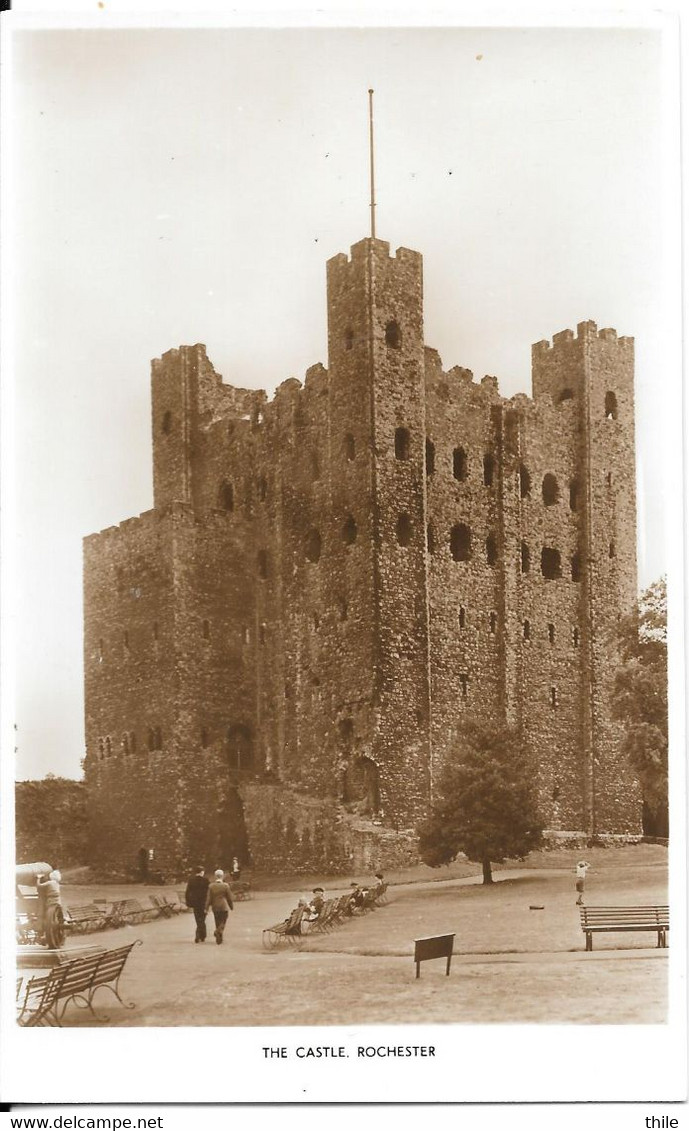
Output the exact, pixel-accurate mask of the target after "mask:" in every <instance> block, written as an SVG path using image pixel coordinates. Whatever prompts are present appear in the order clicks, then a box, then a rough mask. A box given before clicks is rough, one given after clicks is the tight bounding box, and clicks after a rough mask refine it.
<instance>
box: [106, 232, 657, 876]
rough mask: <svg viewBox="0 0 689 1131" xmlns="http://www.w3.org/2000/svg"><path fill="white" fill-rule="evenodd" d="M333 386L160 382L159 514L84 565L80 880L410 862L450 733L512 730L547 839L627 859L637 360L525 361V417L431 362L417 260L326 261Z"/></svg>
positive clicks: (570, 340) (557, 355)
mask: <svg viewBox="0 0 689 1131" xmlns="http://www.w3.org/2000/svg"><path fill="white" fill-rule="evenodd" d="M327 266H328V368H327V369H325V368H324V367H323V366H322V365H315V366H313V367H312V368H311V369H309V370H308V372H307V373H306V378H305V381H304V384H303V385H302V384H301V383H300V382H299V381H297V380H294V379H292V380H288V381H285V382H284V383H283V384H282V385H281V386H280V387H279V388H278V389H277V391H276V393H275V396H274V397H273V399H272V400H271V401H268V399H267V397H266V394H265V393H264V392H262V391H255V390H247V389H237V388H233V387H230V386H228V385H225V384H223V382H222V379H221V377H220V375H219V374H218V373H216V372H215V370H214V368H213V366H212V364H211V362H210V361H209V359H208V357H207V356H206V351H205V347H204V346H202V345H194V346H181V347H180V348H179V349H174V350H170V351H169V352H168V353H166V354H164V355H163V357H161V358H160V359H157V360H155V361H154V362H153V364H152V427H153V481H154V507H153V510H151V511H147V512H146V513H144V514H142V515H140V516H139V517H138V518H132V519H128V520H126V521H125V522H122V523H121V524H120V525H119V526H117V527H111V528H109V529H107V530H103V531H101V532H100V533H98V534H93V535H91V536H90V537H88V538H86V539H85V543H84V559H85V560H84V604H85V673H86V674H85V680H86V781H87V786H88V790H89V796H90V805H91V813H92V828H93V844H94V853H95V860H94V862H96V863H99V864H100V865H102V866H105V867H109V868H112V869H116V870H123V871H127V870H132V869H134V868H135V867H136V864H137V861H141V860H142V859H143V858H144V855H145V853H144V850H148V849H152V850H153V858H154V860H155V862H156V867H158V868H161V869H163V870H166V871H168V872H182V871H183V870H184V869H185V868H186V867H187V866H188V865H189V864H193V863H196V862H197V861H199V862H204V863H206V864H207V865H208V866H209V867H211V866H212V867H215V866H218V865H225V866H227V865H228V864H229V863H230V861H231V859H232V857H233V856H235V855H236V856H238V857H239V858H240V859H241V860H242V861H248V860H250V859H251V860H253V863H254V865H255V866H256V867H258V868H260V869H270V870H274V871H299V870H302V871H306V870H308V871H328V872H333V871H348V870H352V869H356V870H360V869H363V868H373V867H375V866H380V867H385V866H387V867H392V866H399V865H402V864H404V863H406V862H410V861H412V860H413V859H414V854H415V847H414V829H415V827H416V825H417V824H418V822H419V820H420V819H422V818H423V817H424V816H425V815H426V813H427V812H428V809H429V805H430V803H431V800H432V798H433V787H434V781H435V780H437V775H438V772H439V769H440V767H441V766H442V764H443V759H444V758H445V757H446V755H447V753H448V751H449V750H450V749H451V748H452V747H453V745H454V744H455V743H456V740H457V730H458V727H459V726H460V724H461V722H462V720H463V719H465V718H466V717H468V716H470V717H476V718H481V719H483V720H494V721H495V720H505V721H508V722H509V723H511V724H513V725H514V726H515V727H516V728H518V730H519V732H520V734H521V737H522V741H523V744H524V746H525V748H526V749H527V750H528V751H529V752H530V753H531V754H532V756H533V758H534V763H535V765H536V767H537V769H536V774H537V788H538V796H539V799H540V806H541V811H542V816H543V820H544V822H545V825H546V827H547V828H548V829H549V830H551V832H552V833H553V834H554V835H555V834H563V835H564V834H574V835H576V836H581V837H590V836H593V835H598V836H605V835H638V834H639V833H640V831H641V798H640V793H639V789H638V786H637V784H636V782H635V780H634V779H633V777H632V775H631V774H630V771H629V769H628V767H627V765H626V764H625V761H624V759H623V756H622V753H621V745H620V733H619V730H618V727H617V725H616V724H615V723H614V722H613V719H612V717H611V711H610V681H611V677H612V673H613V669H614V650H615V633H616V629H617V624H618V620H619V617H620V615H621V614H623V613H625V612H627V611H628V610H629V609H631V607H632V606H633V604H634V601H635V597H636V551H635V547H636V506H635V464H634V347H633V340H632V339H631V338H618V337H617V334H616V333H615V331H614V330H598V329H597V327H596V325H595V323H593V322H583V323H580V325H579V326H578V327H577V330H576V333H575V332H573V331H571V330H564V331H562V332H561V333H559V334H556V335H555V336H554V338H553V341H552V343H551V342H547V341H542V342H538V343H536V345H535V346H534V347H533V399H530V398H529V397H527V396H525V395H517V396H514V397H512V398H511V399H509V400H507V399H505V398H503V397H501V396H500V393H499V391H498V385H497V381H496V379H495V378H494V377H484V378H483V380H482V381H480V382H475V381H474V379H473V376H472V374H471V373H470V372H469V371H468V370H466V369H461V368H459V367H455V368H454V369H451V370H449V372H445V371H444V370H443V368H442V364H441V361H440V358H439V357H438V355H437V353H436V352H435V351H434V350H432V349H429V348H427V347H425V346H424V339H423V283H422V260H421V256H420V255H419V254H418V253H417V252H414V251H410V250H408V249H406V248H399V249H398V251H397V252H396V253H395V255H394V256H391V255H390V249H389V245H388V244H387V243H385V242H384V241H382V240H378V239H372V238H369V239H364V240H361V241H360V242H359V243H357V244H355V245H354V246H353V247H352V249H351V253H350V256H349V257H348V256H346V255H336V256H335V257H334V258H333V259H331V260H330V261H329V263H328V265H327Z"/></svg>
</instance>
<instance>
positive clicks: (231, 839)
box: [216, 786, 251, 871]
mask: <svg viewBox="0 0 689 1131" xmlns="http://www.w3.org/2000/svg"><path fill="white" fill-rule="evenodd" d="M235 856H236V857H237V859H238V860H239V863H240V864H242V865H246V864H248V863H249V862H250V859H251V858H250V855H249V837H248V835H247V831H246V823H245V821H244V805H243V803H242V799H241V797H240V795H239V790H238V789H237V788H236V786H230V788H229V789H228V791H227V797H226V798H225V801H224V802H223V804H222V805H221V806H220V807H219V808H218V861H217V865H216V866H217V867H218V868H225V870H226V871H230V869H231V868H232V861H233V859H234V857H235Z"/></svg>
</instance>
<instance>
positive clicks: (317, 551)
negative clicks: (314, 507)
mask: <svg viewBox="0 0 689 1131" xmlns="http://www.w3.org/2000/svg"><path fill="white" fill-rule="evenodd" d="M305 553H306V556H307V558H308V560H309V561H310V562H317V561H318V560H319V558H320V556H321V536H320V534H319V532H318V531H317V530H316V529H312V530H309V532H308V534H307V535H306V548H305Z"/></svg>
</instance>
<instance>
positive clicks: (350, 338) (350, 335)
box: [344, 329, 354, 350]
mask: <svg viewBox="0 0 689 1131" xmlns="http://www.w3.org/2000/svg"><path fill="white" fill-rule="evenodd" d="M353 347H354V331H353V330H352V329H347V330H345V336H344V348H345V349H346V350H351V349H353Z"/></svg>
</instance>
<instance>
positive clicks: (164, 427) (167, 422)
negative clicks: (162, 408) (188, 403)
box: [160, 410, 172, 436]
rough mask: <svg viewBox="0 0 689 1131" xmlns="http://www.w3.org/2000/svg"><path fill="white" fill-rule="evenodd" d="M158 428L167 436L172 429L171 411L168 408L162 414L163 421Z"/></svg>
mask: <svg viewBox="0 0 689 1131" xmlns="http://www.w3.org/2000/svg"><path fill="white" fill-rule="evenodd" d="M160 430H161V432H162V433H163V435H164V436H169V435H170V433H171V431H172V413H171V412H170V411H169V410H168V411H167V412H166V413H165V414H164V415H163V422H162V424H161V425H160Z"/></svg>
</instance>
